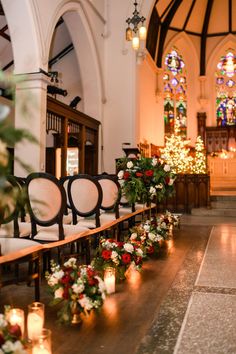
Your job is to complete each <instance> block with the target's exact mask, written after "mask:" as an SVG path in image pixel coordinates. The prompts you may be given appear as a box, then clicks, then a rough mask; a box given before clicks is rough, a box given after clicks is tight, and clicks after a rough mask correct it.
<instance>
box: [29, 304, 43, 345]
mask: <svg viewBox="0 0 236 354" xmlns="http://www.w3.org/2000/svg"><path fill="white" fill-rule="evenodd" d="M43 326H44V304H43V303H41V302H33V303H32V304H30V305H28V316H27V331H28V338H29V339H30V340H34V338H36V337H38V336H39V335H41V333H42V329H43Z"/></svg>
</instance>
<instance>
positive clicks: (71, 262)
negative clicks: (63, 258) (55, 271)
mask: <svg viewBox="0 0 236 354" xmlns="http://www.w3.org/2000/svg"><path fill="white" fill-rule="evenodd" d="M76 263H77V260H76V258H73V257H72V258H70V259H68V261H67V262H65V263H64V266H65V267H72V268H73V267H74V266H75V265H76Z"/></svg>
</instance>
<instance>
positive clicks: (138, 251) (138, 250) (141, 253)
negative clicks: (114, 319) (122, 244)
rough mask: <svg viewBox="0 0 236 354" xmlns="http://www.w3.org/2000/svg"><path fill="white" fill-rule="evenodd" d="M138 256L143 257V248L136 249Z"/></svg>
mask: <svg viewBox="0 0 236 354" xmlns="http://www.w3.org/2000/svg"><path fill="white" fill-rule="evenodd" d="M136 255H137V256H139V257H143V251H142V250H141V248H137V249H136Z"/></svg>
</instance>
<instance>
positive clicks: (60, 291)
mask: <svg viewBox="0 0 236 354" xmlns="http://www.w3.org/2000/svg"><path fill="white" fill-rule="evenodd" d="M63 292H64V290H63V288H59V289H57V290H56V291H55V293H54V298H55V299H62V295H63Z"/></svg>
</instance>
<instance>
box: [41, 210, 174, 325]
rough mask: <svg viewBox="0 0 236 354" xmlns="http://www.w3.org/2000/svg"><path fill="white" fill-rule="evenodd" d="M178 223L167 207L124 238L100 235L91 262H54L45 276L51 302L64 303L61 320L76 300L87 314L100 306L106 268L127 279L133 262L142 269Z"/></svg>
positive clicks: (67, 318)
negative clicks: (86, 263) (118, 238)
mask: <svg viewBox="0 0 236 354" xmlns="http://www.w3.org/2000/svg"><path fill="white" fill-rule="evenodd" d="M178 224H179V216H177V215H175V214H171V213H170V212H168V211H167V212H166V213H164V214H161V215H158V216H157V217H156V218H153V219H151V220H147V221H145V222H143V223H141V224H140V225H139V226H136V227H133V228H132V229H131V230H130V231H131V235H130V237H128V238H127V240H125V241H124V242H118V241H116V240H114V239H105V238H101V239H100V242H99V247H98V248H97V251H96V256H95V258H94V259H93V261H92V264H91V265H88V266H86V265H82V266H79V265H78V264H77V260H76V259H75V258H70V259H69V260H68V261H67V262H65V263H64V264H63V265H62V266H60V265H57V264H55V263H54V262H52V264H51V273H49V272H48V273H47V274H46V279H47V282H48V285H49V287H50V291H51V294H52V295H53V300H52V301H51V305H56V304H58V303H62V304H63V306H62V308H61V309H60V311H59V312H58V316H59V321H60V322H64V323H70V322H71V318H72V311H71V309H72V306H73V304H75V303H76V304H77V305H78V309H79V312H83V313H85V314H87V313H89V312H90V311H91V310H93V309H95V310H98V309H99V308H100V307H101V306H102V304H103V301H104V299H105V295H106V290H105V285H104V282H103V280H102V277H103V274H104V270H105V269H106V268H108V267H112V268H114V269H115V270H116V278H117V279H118V280H123V279H125V273H126V271H127V269H128V268H129V267H130V265H131V264H133V265H134V266H135V268H136V269H137V270H139V271H140V270H141V269H142V265H143V261H144V260H145V259H147V258H148V256H150V255H152V254H157V253H158V251H159V249H160V244H161V242H163V240H167V239H168V237H169V236H168V235H169V231H170V229H171V227H176V226H178Z"/></svg>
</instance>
